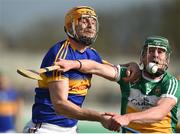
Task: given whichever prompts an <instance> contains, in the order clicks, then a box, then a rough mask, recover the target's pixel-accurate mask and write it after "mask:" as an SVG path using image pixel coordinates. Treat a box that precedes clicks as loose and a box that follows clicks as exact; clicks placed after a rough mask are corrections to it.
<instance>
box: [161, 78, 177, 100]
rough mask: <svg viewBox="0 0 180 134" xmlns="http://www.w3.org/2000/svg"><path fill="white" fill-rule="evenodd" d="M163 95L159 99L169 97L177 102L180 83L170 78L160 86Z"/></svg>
mask: <svg viewBox="0 0 180 134" xmlns="http://www.w3.org/2000/svg"><path fill="white" fill-rule="evenodd" d="M162 90H163V93H162V95H161V97H170V98H173V99H175V101H176V102H178V100H179V98H180V81H178V80H177V79H176V78H175V77H172V78H170V79H169V80H168V81H166V82H165V83H164V84H163V86H162Z"/></svg>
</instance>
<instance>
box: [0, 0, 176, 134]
mask: <svg viewBox="0 0 180 134" xmlns="http://www.w3.org/2000/svg"><path fill="white" fill-rule="evenodd" d="M79 5H87V6H92V7H93V8H94V9H95V10H96V12H97V14H98V16H99V23H100V29H99V34H98V38H97V40H96V43H95V44H94V46H93V47H94V48H96V49H97V50H98V51H99V52H100V54H101V55H102V57H103V58H104V59H106V60H107V61H109V62H111V63H114V64H119V63H121V64H122V63H127V62H129V61H136V62H139V55H140V50H141V47H142V45H143V42H144V40H145V38H146V37H147V36H152V35H158V36H164V37H166V38H168V39H169V42H170V44H171V45H172V47H173V54H172V56H171V61H170V62H171V63H170V68H169V71H170V72H171V73H172V74H174V75H177V74H180V71H179V66H180V62H179V60H178V58H179V56H180V53H179V51H180V45H178V44H179V43H180V38H179V37H178V35H180V1H179V0H86V1H84V0H68V1H67V0H0V62H1V64H0V70H1V71H3V72H5V73H6V75H7V76H8V77H9V79H10V80H11V84H12V85H13V86H14V87H15V88H16V89H17V91H18V92H19V94H20V95H21V97H22V99H23V101H24V107H23V108H22V116H23V117H22V119H21V121H20V123H19V124H20V125H19V126H18V127H19V131H21V129H22V128H23V126H24V125H25V123H26V122H27V121H29V120H30V119H31V106H32V104H33V99H34V88H35V87H36V85H37V81H34V80H30V79H27V78H23V77H22V76H20V75H18V74H17V73H16V70H17V68H28V69H38V68H39V66H40V64H41V60H42V58H43V56H44V55H45V53H46V52H47V50H48V49H49V48H50V47H51V46H52V45H53V44H55V43H56V42H58V41H59V40H64V39H65V38H66V35H65V32H64V16H65V14H66V12H67V11H68V10H69V9H70V8H72V7H74V6H79ZM84 107H87V108H92V109H96V110H98V111H111V112H119V109H120V90H119V86H118V85H117V84H116V83H115V82H110V81H108V80H105V79H103V78H100V77H97V76H94V79H93V80H92V87H91V90H90V92H89V94H88V96H87V98H86V101H85V105H84ZM87 124H88V126H89V127H88V128H90V129H89V130H87ZM79 126H80V128H79V129H80V132H109V131H107V130H105V129H103V128H102V127H101V125H100V124H98V123H93V122H90V123H89V122H85V121H83V122H82V121H80V123H79ZM91 127H92V128H93V129H92V128H91ZM95 128H97V129H95Z"/></svg>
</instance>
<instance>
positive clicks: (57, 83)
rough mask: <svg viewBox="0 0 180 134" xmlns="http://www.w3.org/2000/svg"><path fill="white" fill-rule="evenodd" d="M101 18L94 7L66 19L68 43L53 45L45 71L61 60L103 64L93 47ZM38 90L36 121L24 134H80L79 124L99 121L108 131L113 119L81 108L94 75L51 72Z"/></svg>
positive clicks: (79, 9) (74, 10) (76, 9)
mask: <svg viewBox="0 0 180 134" xmlns="http://www.w3.org/2000/svg"><path fill="white" fill-rule="evenodd" d="M98 25H99V23H98V19H97V15H96V13H95V11H94V9H93V8H91V7H88V6H78V7H74V8H72V9H71V10H70V11H69V12H68V13H67V14H66V16H65V32H66V34H67V36H68V38H67V39H66V40H63V41H60V42H58V43H57V44H55V45H54V46H52V47H51V48H50V49H49V51H48V52H47V53H46V55H45V57H44V59H43V61H42V64H41V68H44V67H48V66H51V65H53V64H54V62H55V61H57V59H58V58H62V59H69V60H80V59H90V60H93V61H96V62H99V63H103V60H102V59H101V57H100V55H99V54H98V52H97V51H96V50H95V49H93V48H92V47H90V45H91V44H92V43H94V41H95V39H96V37H97V33H98ZM41 76H42V78H43V80H41V81H38V87H37V88H36V89H35V92H36V94H35V102H34V104H33V107H32V121H30V122H29V123H28V124H27V125H26V127H25V128H24V132H31V133H32V132H34V133H63V134H74V133H77V132H76V129H77V126H76V125H77V121H78V120H88V121H98V122H100V123H101V124H102V125H103V126H104V127H106V128H107V126H108V124H109V123H110V121H111V119H110V118H111V116H107V115H104V114H103V113H102V114H101V113H99V112H96V111H93V110H88V109H83V108H81V106H82V103H83V101H84V99H85V96H86V95H87V92H88V89H89V88H90V86H91V77H92V75H91V74H85V73H82V72H79V71H77V70H71V71H68V72H64V73H60V72H59V71H52V72H47V73H45V74H42V75H41Z"/></svg>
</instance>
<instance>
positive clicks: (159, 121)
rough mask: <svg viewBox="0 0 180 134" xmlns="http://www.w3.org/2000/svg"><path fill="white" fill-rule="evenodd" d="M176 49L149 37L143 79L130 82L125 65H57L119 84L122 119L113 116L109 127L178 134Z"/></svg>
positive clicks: (83, 62)
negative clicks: (173, 56)
mask: <svg viewBox="0 0 180 134" xmlns="http://www.w3.org/2000/svg"><path fill="white" fill-rule="evenodd" d="M171 52H172V49H171V47H170V45H169V41H168V40H167V39H166V38H164V37H160V36H152V37H148V38H147V39H146V40H145V43H144V45H143V47H142V51H141V56H140V57H141V58H140V64H141V65H143V68H142V70H141V77H139V79H137V80H135V81H134V82H126V81H125V80H124V79H123V77H125V76H126V75H127V74H126V70H127V68H126V67H125V66H122V65H117V66H110V65H104V64H101V63H97V62H94V61H91V60H80V62H79V61H65V60H61V59H60V60H59V62H56V63H55V64H56V65H59V66H61V69H63V71H67V70H70V69H78V68H80V69H79V70H80V71H82V72H85V73H92V74H96V75H99V76H102V77H105V78H107V79H109V80H113V81H117V83H118V84H119V85H120V87H121V92H122V100H121V106H122V107H121V115H120V114H116V113H106V114H107V115H111V116H112V122H111V125H110V126H109V129H111V130H117V129H118V128H119V127H120V126H128V127H131V128H133V129H135V130H138V131H139V132H145V133H154V132H162V133H174V132H175V129H176V125H177V121H178V119H177V116H176V114H177V104H178V101H179V97H180V82H179V81H178V80H177V79H176V78H175V77H174V76H173V75H171V74H170V73H168V72H167V69H168V67H169V61H170V55H171Z"/></svg>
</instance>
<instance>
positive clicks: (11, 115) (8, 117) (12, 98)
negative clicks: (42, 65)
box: [0, 89, 18, 133]
mask: <svg viewBox="0 0 180 134" xmlns="http://www.w3.org/2000/svg"><path fill="white" fill-rule="evenodd" d="M17 97H18V95H17V92H16V91H15V90H14V89H7V90H3V89H0V132H1V133H2V132H6V131H9V130H15V126H14V123H15V121H14V119H15V114H16V111H17V105H16V104H17V103H16V102H17Z"/></svg>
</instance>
